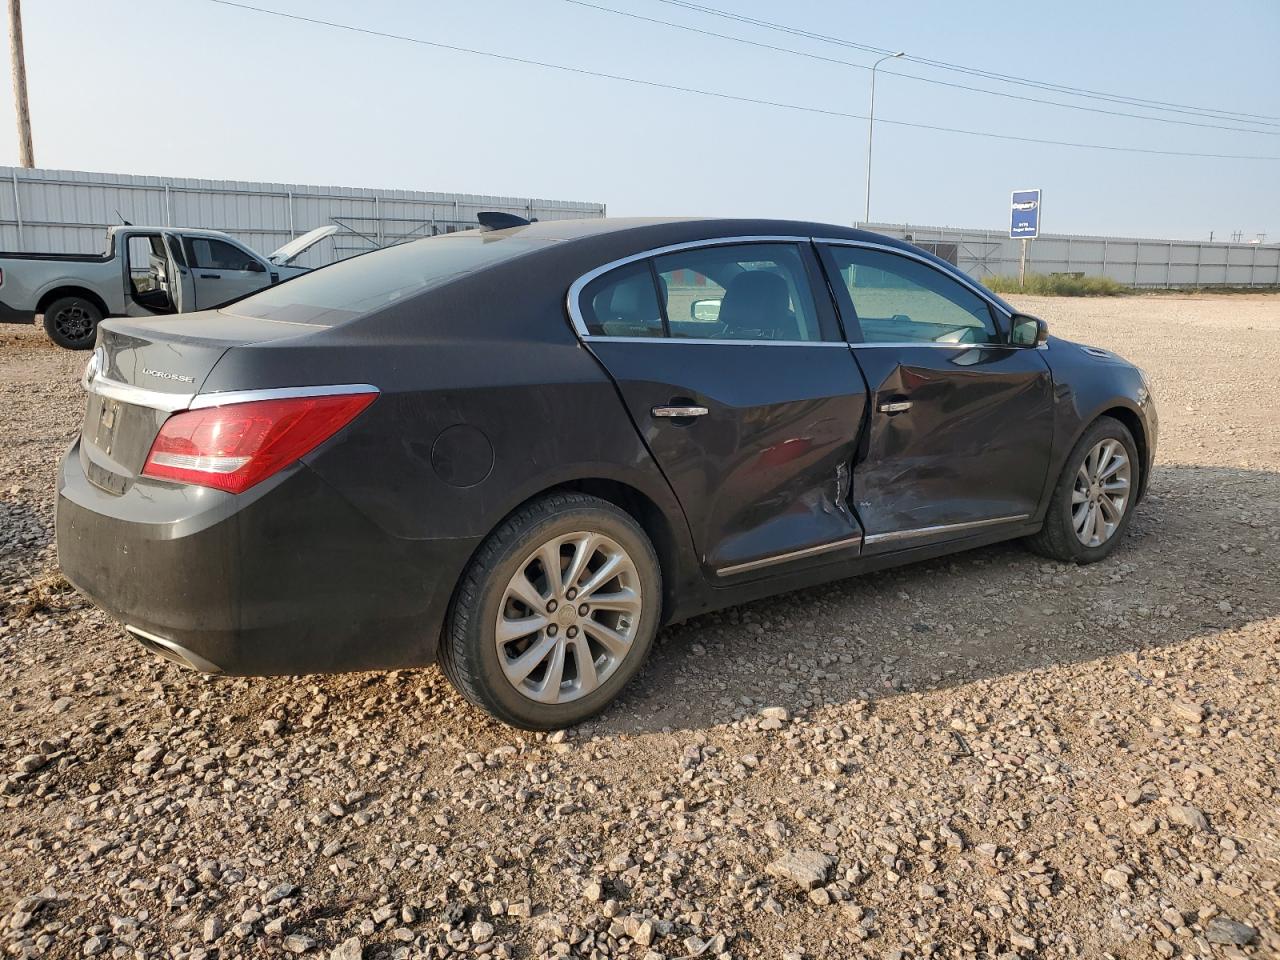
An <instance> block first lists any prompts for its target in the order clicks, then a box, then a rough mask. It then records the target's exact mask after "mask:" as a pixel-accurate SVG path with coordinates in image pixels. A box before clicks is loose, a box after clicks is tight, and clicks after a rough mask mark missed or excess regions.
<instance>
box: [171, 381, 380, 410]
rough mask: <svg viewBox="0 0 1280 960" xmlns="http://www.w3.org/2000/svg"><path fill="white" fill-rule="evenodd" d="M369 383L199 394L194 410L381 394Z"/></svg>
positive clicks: (193, 406)
mask: <svg viewBox="0 0 1280 960" xmlns="http://www.w3.org/2000/svg"><path fill="white" fill-rule="evenodd" d="M380 392H381V391H380V390H379V389H378V388H377V387H375V386H373V385H372V384H369V383H336V384H326V385H323V386H311V387H272V388H269V389H263V390H226V391H223V392H222V393H198V394H196V395H195V397H193V398H192V400H191V407H190V409H192V410H205V409H208V408H209V407H225V406H228V405H229V404H233V403H253V402H254V401H257V400H290V399H293V398H295V397H333V396H337V395H339V394H351V393H380Z"/></svg>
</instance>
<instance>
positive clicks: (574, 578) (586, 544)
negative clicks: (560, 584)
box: [564, 533, 600, 589]
mask: <svg viewBox="0 0 1280 960" xmlns="http://www.w3.org/2000/svg"><path fill="white" fill-rule="evenodd" d="M599 541H600V538H599V537H598V536H596V535H595V534H594V533H588V534H587V535H586V536H584V537H580V538H579V539H578V540H576V541H574V544H573V557H572V559H570V560H569V566H568V567H566V568H565V571H564V585H565V589H569V588H570V587H576V586H577V585H578V580H579V579H581V577H582V574H583V572H584V571H585V570H586V569H587V564H588V563H589V562H590V560H591V557H592V556H593V555H594V554H595V552H596V544H597V543H599Z"/></svg>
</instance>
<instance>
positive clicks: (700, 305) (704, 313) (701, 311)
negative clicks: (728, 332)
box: [689, 299, 720, 323]
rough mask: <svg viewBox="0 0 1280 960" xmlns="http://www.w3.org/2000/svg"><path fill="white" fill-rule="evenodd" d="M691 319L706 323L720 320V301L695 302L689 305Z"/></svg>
mask: <svg viewBox="0 0 1280 960" xmlns="http://www.w3.org/2000/svg"><path fill="white" fill-rule="evenodd" d="M689 319H690V320H701V321H703V322H704V323H706V322H712V321H715V320H719V319H720V301H719V300H718V299H709V300H695V301H693V303H691V304H689Z"/></svg>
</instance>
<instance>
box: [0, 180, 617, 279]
mask: <svg viewBox="0 0 1280 960" xmlns="http://www.w3.org/2000/svg"><path fill="white" fill-rule="evenodd" d="M0 176H2V177H3V182H0V249H4V250H17V251H24V252H49V253H98V252H100V251H101V250H102V249H103V248H104V246H105V231H106V228H107V227H108V226H109V225H111V224H118V223H120V221H121V218H123V219H125V220H128V221H129V222H130V223H134V224H138V225H140V226H141V225H146V226H172V227H203V228H206V229H212V230H223V231H225V232H227V233H229V234H231V235H232V236H234V237H236V238H237V239H239V240H241V241H243V242H244V243H246V244H248V245H249V246H250V247H252V248H253V249H255V250H257V251H258V252H260V253H263V254H269V253H271V251H273V250H275V249H276V248H277V247H279V246H281V245H282V244H284V243H286V242H288V241H289V239H290V238H292V237H295V236H299V235H300V234H303V233H306V232H307V231H308V230H311V229H313V228H314V227H320V226H324V225H326V224H330V223H337V224H339V225H340V226H341V227H342V228H343V229H342V230H340V231H339V232H338V233H337V234H335V235H334V236H333V237H331V238H330V239H328V240H325V241H323V242H321V243H320V244H317V245H316V246H315V247H313V248H312V249H311V250H310V251H308V252H307V253H306V254H304V255H303V257H302V258H300V259H299V260H298V261H297V262H298V263H299V264H301V265H303V266H308V267H318V266H322V265H323V264H326V263H330V262H332V261H334V260H340V259H343V258H345V257H350V256H354V255H355V254H358V253H364V252H365V251H368V250H372V249H375V248H377V247H381V246H387V245H389V244H393V243H399V242H402V241H404V240H408V239H418V238H420V237H424V236H428V237H429V236H431V235H432V234H433V233H445V232H448V231H450V230H456V229H459V228H465V227H470V226H474V225H475V223H476V214H477V213H480V212H481V211H484V210H501V211H505V212H509V213H516V214H519V215H520V216H523V217H537V218H538V219H539V220H564V219H569V218H576V217H603V216H604V214H605V207H604V204H602V203H580V202H575V201H567V200H535V199H531V198H526V197H492V196H477V195H474V194H463V193H428V192H425V191H420V190H376V189H370V188H367V187H321V186H312V185H307V184H292V183H290V184H286V183H248V182H244V181H239V180H193V179H188V178H183V177H141V176H132V175H129V174H113V173H86V172H82V171H77V170H42V169H35V170H26V169H23V168H21V167H0Z"/></svg>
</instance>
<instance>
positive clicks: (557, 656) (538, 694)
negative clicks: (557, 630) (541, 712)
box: [533, 643, 564, 703]
mask: <svg viewBox="0 0 1280 960" xmlns="http://www.w3.org/2000/svg"><path fill="white" fill-rule="evenodd" d="M563 681H564V644H563V643H557V644H556V645H555V648H554V649H553V650H552V651H551V659H550V660H548V661H547V675H546V676H545V677H543V678H542V683H540V684H538V688H537V690H536V691H534V694H533V699H535V700H537V701H539V702H541V703H558V702H559V700H560V684H561V683H562V682H563Z"/></svg>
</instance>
